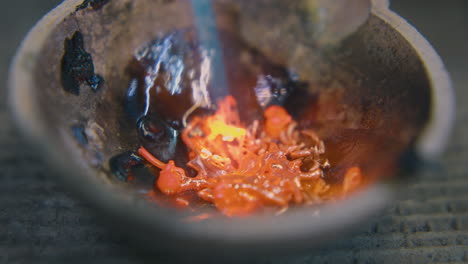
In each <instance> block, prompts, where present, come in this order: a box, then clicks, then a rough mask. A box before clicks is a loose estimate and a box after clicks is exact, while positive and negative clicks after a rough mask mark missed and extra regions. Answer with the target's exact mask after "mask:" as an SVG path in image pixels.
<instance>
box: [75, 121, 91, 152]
mask: <svg viewBox="0 0 468 264" xmlns="http://www.w3.org/2000/svg"><path fill="white" fill-rule="evenodd" d="M71 130H72V133H73V136H74V137H75V139H76V141H77V142H78V143H79V144H80V145H81V146H84V147H85V146H87V145H88V143H89V141H88V136H87V135H86V131H85V130H86V127H85V126H84V125H83V124H76V125H73V126H72V127H71Z"/></svg>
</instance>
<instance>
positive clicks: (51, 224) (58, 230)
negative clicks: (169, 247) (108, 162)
mask: <svg viewBox="0 0 468 264" xmlns="http://www.w3.org/2000/svg"><path fill="white" fill-rule="evenodd" d="M58 2H60V1H58V0H15V1H7V0H2V1H1V4H0V6H1V8H0V12H1V16H0V28H1V31H0V32H1V36H0V38H1V41H0V58H1V61H0V74H1V77H0V80H1V81H0V98H1V101H0V263H90V262H91V263H147V262H150V261H151V262H152V263H170V262H171V261H170V260H171V258H170V257H169V256H164V255H159V256H148V255H147V254H143V253H142V252H140V251H139V250H137V249H134V248H133V247H132V242H131V241H127V240H126V239H124V238H123V237H122V236H120V235H119V234H116V233H114V232H113V231H112V230H110V229H109V228H108V227H107V226H106V225H105V224H104V223H102V222H99V223H98V221H97V217H96V216H95V213H94V212H93V211H92V210H91V209H90V207H89V206H87V205H86V204H83V203H82V202H80V201H79V200H77V199H75V198H74V197H73V196H71V195H70V194H69V193H68V192H67V191H66V190H64V189H63V188H62V186H61V185H60V184H58V183H56V181H55V180H54V179H53V178H51V177H49V175H48V171H49V168H48V167H47V165H45V164H44V163H43V161H41V158H40V156H39V155H38V154H35V153H32V152H31V150H30V149H29V147H28V145H27V144H26V143H25V142H24V140H23V139H22V138H21V137H20V136H19V135H18V133H17V131H16V130H15V128H14V127H13V125H12V123H11V120H10V118H9V116H8V113H7V111H6V104H5V86H6V78H7V70H8V65H9V63H10V61H11V56H12V55H13V54H14V51H15V49H16V48H17V46H18V45H19V42H20V40H21V38H22V37H23V36H24V35H25V34H26V32H27V30H28V29H29V28H30V27H31V26H32V25H33V24H34V22H35V21H37V20H38V19H39V18H40V17H41V16H42V15H43V14H45V12H47V10H49V9H50V8H52V7H53V6H54V5H56V4H57V3H58ZM393 9H394V10H397V11H398V12H399V13H400V14H402V15H403V16H405V17H406V18H408V19H409V20H410V21H411V22H412V23H413V24H415V25H416V26H417V27H418V28H419V29H420V30H421V31H422V33H423V34H424V35H426V36H427V37H428V38H429V40H430V41H431V42H432V43H433V44H434V46H435V47H436V49H437V50H438V51H439V52H440V54H441V55H442V57H443V59H444V61H445V62H446V63H447V66H448V68H449V71H450V73H451V75H452V77H453V80H454V84H455V89H456V92H457V100H458V108H457V114H458V116H457V126H456V128H455V132H454V134H453V137H452V140H451V143H450V145H449V148H448V151H447V153H446V154H445V155H444V156H443V157H442V158H441V160H440V166H437V168H432V169H428V170H427V171H424V172H423V173H422V176H421V177H420V178H419V179H417V180H415V181H413V182H412V183H409V184H408V185H407V186H405V187H404V188H403V190H402V193H403V195H402V196H401V198H400V200H399V201H397V202H395V203H394V205H393V206H391V207H390V208H389V209H388V210H387V212H386V213H385V214H384V215H383V216H382V218H380V219H379V220H377V221H376V222H375V224H373V225H372V226H371V227H370V228H369V229H368V231H365V230H364V231H362V232H360V233H357V234H355V235H353V236H350V237H346V238H343V239H341V240H339V241H336V242H334V243H333V244H332V245H330V246H327V247H325V248H323V249H321V250H317V251H314V252H311V253H310V254H307V255H304V256H297V257H294V258H288V259H278V258H275V259H265V260H264V263H284V262H288V263H297V264H299V263H412V262H414V263H427V262H434V263H436V262H437V263H441V262H452V263H453V262H458V263H464V262H468V136H466V135H468V107H467V103H466V102H465V101H464V100H465V99H468V97H467V96H468V88H467V87H466V85H467V84H468V63H467V61H468V51H467V49H466V47H467V46H468V31H467V30H466V27H467V26H468V16H467V15H466V14H468V2H467V1H465V0H448V1H435V0H434V1H429V0H412V1H406V0H398V1H397V0H395V1H393Z"/></svg>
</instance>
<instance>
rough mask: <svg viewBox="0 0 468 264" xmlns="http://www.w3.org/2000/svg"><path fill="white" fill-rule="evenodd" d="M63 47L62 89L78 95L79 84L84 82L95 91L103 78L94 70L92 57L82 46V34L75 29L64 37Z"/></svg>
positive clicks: (102, 81)
mask: <svg viewBox="0 0 468 264" xmlns="http://www.w3.org/2000/svg"><path fill="white" fill-rule="evenodd" d="M64 49H65V53H64V55H63V58H62V62H61V81H62V87H63V89H64V90H65V91H66V92H68V93H71V94H74V95H80V86H81V84H83V83H86V84H88V85H89V86H90V87H91V89H92V90H93V91H94V92H96V91H97V90H98V89H99V88H100V87H101V86H102V84H103V83H104V79H103V78H102V77H101V76H99V75H97V74H96V73H95V71H94V62H93V58H92V56H91V54H89V53H88V52H87V51H86V50H85V47H84V38H83V34H81V32H79V31H76V32H75V33H74V34H73V36H72V38H70V39H69V38H67V39H65V44H64Z"/></svg>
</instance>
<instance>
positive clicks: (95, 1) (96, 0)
mask: <svg viewBox="0 0 468 264" xmlns="http://www.w3.org/2000/svg"><path fill="white" fill-rule="evenodd" d="M109 2H110V0H85V1H84V2H83V3H82V4H80V5H79V6H77V7H76V10H75V11H80V10H83V9H86V8H88V7H89V6H91V8H92V9H93V10H98V9H101V8H102V7H103V6H104V5H106V4H108V3H109Z"/></svg>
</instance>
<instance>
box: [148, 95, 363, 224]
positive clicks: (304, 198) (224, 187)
mask: <svg viewBox="0 0 468 264" xmlns="http://www.w3.org/2000/svg"><path fill="white" fill-rule="evenodd" d="M182 139H183V141H184V143H185V144H186V145H187V147H188V148H189V149H190V154H189V156H190V159H191V160H190V162H189V163H188V166H189V167H191V168H193V169H194V170H195V171H196V172H197V173H198V174H197V176H196V177H194V178H191V177H188V176H187V175H186V172H185V171H184V170H183V169H182V168H179V167H177V166H176V165H175V163H174V161H170V162H169V163H168V164H165V163H163V162H161V161H159V160H157V159H156V158H154V157H153V156H152V155H151V154H150V153H149V152H148V151H147V150H146V149H144V148H141V149H140V150H139V153H140V155H141V156H143V157H144V158H145V159H146V160H147V161H148V162H150V163H151V164H153V165H154V166H156V167H158V168H159V169H161V172H160V175H159V178H158V180H157V182H156V187H157V188H158V189H159V190H160V191H161V192H162V193H163V194H166V195H174V196H177V195H179V194H182V193H184V192H187V191H194V192H196V193H197V195H198V197H200V198H201V199H203V200H205V201H207V202H210V203H213V204H214V205H215V206H216V207H217V208H218V209H219V210H220V211H221V212H222V213H223V214H225V215H227V216H246V215H249V214H251V213H253V212H254V211H257V210H259V209H261V208H263V207H265V206H275V207H278V208H279V209H280V210H284V209H286V208H287V207H288V206H289V205H290V204H303V203H309V204H310V203H320V202H322V201H324V200H327V199H329V198H330V197H331V195H329V193H330V190H331V189H330V185H329V184H327V183H326V182H325V180H324V179H323V170H324V169H326V168H328V167H329V166H330V165H329V163H328V161H327V160H324V159H323V158H322V157H321V156H322V155H323V154H324V153H325V146H324V143H323V141H321V140H320V139H319V138H318V136H317V135H316V133H315V132H314V131H312V130H300V129H298V128H297V124H296V122H295V121H294V120H293V119H292V118H291V116H290V115H289V114H288V112H287V111H286V110H285V109H284V108H283V107H280V106H271V107H269V108H267V109H266V110H265V114H264V120H262V121H260V120H257V121H254V122H253V123H252V124H250V125H249V126H245V125H244V124H242V123H241V121H240V118H239V113H238V109H237V103H236V100H235V99H234V98H233V97H231V96H228V97H226V98H224V99H223V100H221V101H220V102H219V104H218V110H217V111H216V113H215V114H214V115H211V116H206V117H200V116H196V117H194V118H193V119H192V120H191V122H190V123H189V124H188V125H187V127H186V129H185V130H184V131H183V134H182ZM361 180H362V173H361V170H360V169H359V168H357V167H354V168H351V169H349V170H348V171H347V173H346V175H345V180H344V184H343V190H342V193H345V194H346V193H348V192H351V191H353V190H355V189H356V188H358V186H359V185H360V183H361ZM176 201H177V203H178V204H181V205H184V206H188V205H189V203H190V201H187V200H185V199H181V198H176Z"/></svg>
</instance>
